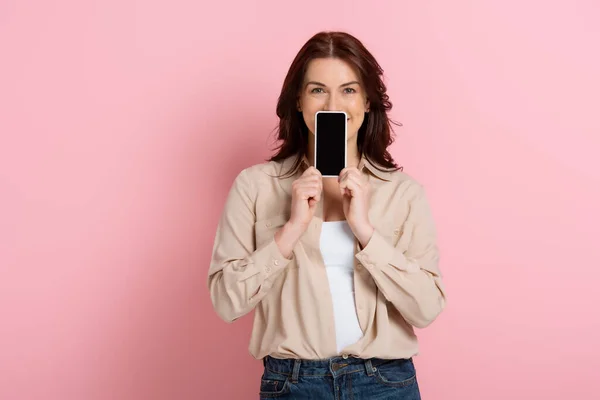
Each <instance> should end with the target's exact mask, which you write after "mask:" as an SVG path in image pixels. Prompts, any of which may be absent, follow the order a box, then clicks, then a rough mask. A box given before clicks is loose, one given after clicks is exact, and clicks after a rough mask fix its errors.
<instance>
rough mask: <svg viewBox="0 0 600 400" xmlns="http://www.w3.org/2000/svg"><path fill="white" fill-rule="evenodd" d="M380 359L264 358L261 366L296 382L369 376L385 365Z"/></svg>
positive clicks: (383, 360)
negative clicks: (307, 378)
mask: <svg viewBox="0 0 600 400" xmlns="http://www.w3.org/2000/svg"><path fill="white" fill-rule="evenodd" d="M386 361H389V360H385V359H381V358H368V359H362V358H356V357H332V358H327V359H323V360H300V359H292V358H286V359H280V358H273V357H271V356H266V357H265V358H263V364H264V366H265V368H266V369H268V370H270V371H272V372H276V373H278V374H282V375H286V376H289V377H291V381H292V382H297V381H298V377H299V376H338V375H343V374H349V373H353V372H358V371H364V372H366V374H367V375H369V376H371V375H373V374H374V373H375V371H376V370H377V369H376V367H377V366H378V365H380V364H383V363H385V362H386Z"/></svg>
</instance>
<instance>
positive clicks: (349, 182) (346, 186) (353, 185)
mask: <svg viewBox="0 0 600 400" xmlns="http://www.w3.org/2000/svg"><path fill="white" fill-rule="evenodd" d="M340 190H342V191H343V192H342V194H344V193H346V192H344V190H348V191H349V192H350V195H351V196H353V197H354V196H355V195H357V194H358V193H360V190H361V187H360V184H359V183H357V182H356V180H354V179H350V178H349V179H346V180H345V181H344V182H341V183H340Z"/></svg>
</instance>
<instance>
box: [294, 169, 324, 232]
mask: <svg viewBox="0 0 600 400" xmlns="http://www.w3.org/2000/svg"><path fill="white" fill-rule="evenodd" d="M322 191H323V177H322V175H321V173H320V172H319V170H317V169H316V168H315V167H309V168H307V169H306V171H304V173H303V174H302V176H300V178H298V179H296V180H295V181H294V183H292V211H291V215H290V219H289V221H288V222H289V223H290V224H291V225H292V226H295V227H299V228H301V229H302V231H303V232H304V231H305V230H306V229H307V228H308V225H309V224H310V221H311V220H312V218H313V216H314V215H315V210H316V209H317V203H318V202H319V201H321V193H322Z"/></svg>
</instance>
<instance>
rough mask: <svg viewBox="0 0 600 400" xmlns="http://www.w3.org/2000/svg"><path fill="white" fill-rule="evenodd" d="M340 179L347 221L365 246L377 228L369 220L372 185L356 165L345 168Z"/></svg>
mask: <svg viewBox="0 0 600 400" xmlns="http://www.w3.org/2000/svg"><path fill="white" fill-rule="evenodd" d="M338 181H339V183H340V192H341V194H342V204H343V208H344V215H345V216H346V221H348V225H350V228H351V229H352V232H353V233H354V236H356V238H357V239H358V241H359V242H360V244H361V246H362V247H363V248H364V247H365V246H366V245H367V243H369V240H371V236H372V235H373V232H374V230H375V229H374V228H373V226H372V225H371V221H369V200H370V196H371V186H370V185H369V181H368V179H367V177H365V176H364V175H363V174H362V173H361V172H360V171H359V170H358V168H356V167H348V168H344V169H343V170H342V171H341V172H340V176H339V178H338Z"/></svg>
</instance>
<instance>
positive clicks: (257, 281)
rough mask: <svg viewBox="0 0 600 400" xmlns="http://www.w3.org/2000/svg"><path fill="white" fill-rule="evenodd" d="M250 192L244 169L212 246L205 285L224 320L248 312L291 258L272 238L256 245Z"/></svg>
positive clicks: (233, 190)
mask: <svg viewBox="0 0 600 400" xmlns="http://www.w3.org/2000/svg"><path fill="white" fill-rule="evenodd" d="M253 192H255V190H254V191H253V190H252V182H251V180H250V179H249V177H248V172H247V170H243V171H242V172H241V173H240V174H239V175H238V176H237V178H236V179H235V181H234V183H233V185H232V187H231V189H230V191H229V194H228V197H227V200H226V202H225V207H224V209H223V213H222V215H221V218H220V221H219V225H218V227H217V232H216V236H215V242H214V245H213V251H212V258H211V262H210V268H209V271H208V288H209V291H210V297H211V300H212V304H213V307H214V308H215V311H216V312H217V314H218V315H219V316H220V317H221V318H222V319H223V320H225V321H227V322H233V321H235V320H236V319H238V318H239V317H241V316H243V315H245V314H247V313H249V312H250V311H251V310H252V309H253V308H254V307H255V306H256V305H257V304H258V302H260V301H261V299H262V298H263V297H264V296H265V295H266V294H267V293H268V291H269V289H270V288H271V287H272V285H273V282H274V280H275V279H276V277H277V276H278V275H279V274H280V273H281V272H282V271H283V270H284V269H285V268H286V267H287V265H288V264H289V263H290V262H291V261H292V259H293V258H292V259H287V258H285V257H284V256H283V255H282V254H281V251H280V249H279V246H278V245H277V243H276V242H275V239H272V240H271V241H269V242H267V243H265V244H264V245H262V246H261V247H260V248H258V249H257V248H256V247H255V238H254V226H255V223H256V216H255V213H254V199H255V195H254V194H253ZM292 257H293V256H292Z"/></svg>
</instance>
